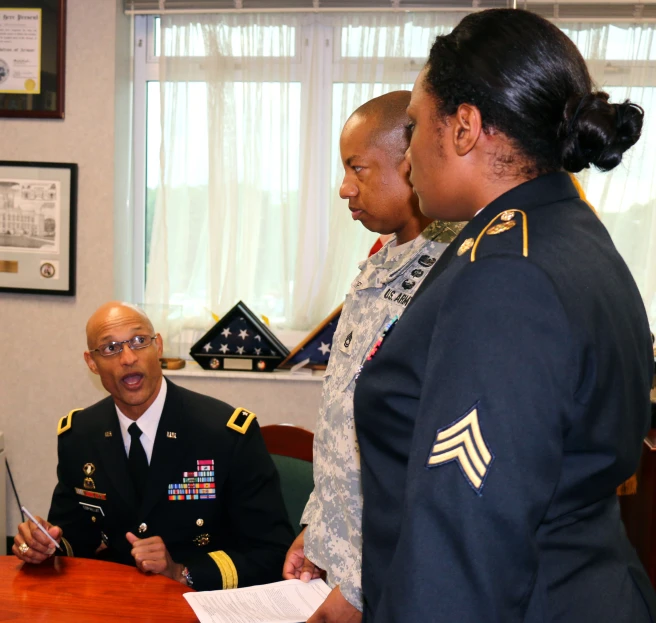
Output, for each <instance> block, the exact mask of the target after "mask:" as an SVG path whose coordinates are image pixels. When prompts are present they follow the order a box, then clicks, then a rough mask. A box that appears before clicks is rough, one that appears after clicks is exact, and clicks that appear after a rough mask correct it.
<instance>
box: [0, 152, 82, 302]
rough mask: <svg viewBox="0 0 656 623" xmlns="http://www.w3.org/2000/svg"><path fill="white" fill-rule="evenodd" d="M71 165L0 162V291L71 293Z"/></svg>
mask: <svg viewBox="0 0 656 623" xmlns="http://www.w3.org/2000/svg"><path fill="white" fill-rule="evenodd" d="M76 203H77V164H63V163H57V162H7V161H0V292H3V291H4V292H20V293H25V294H59V295H64V296H74V295H75V230H76Z"/></svg>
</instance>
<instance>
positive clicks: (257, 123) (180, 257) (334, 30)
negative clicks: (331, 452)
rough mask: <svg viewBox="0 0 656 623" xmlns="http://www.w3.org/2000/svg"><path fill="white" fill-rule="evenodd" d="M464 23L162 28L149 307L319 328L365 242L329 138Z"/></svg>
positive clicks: (288, 21) (255, 17)
mask: <svg viewBox="0 0 656 623" xmlns="http://www.w3.org/2000/svg"><path fill="white" fill-rule="evenodd" d="M460 17H461V16H459V15H453V16H446V15H444V14H425V13H424V14H418V15H412V14H408V13H397V14H389V13H383V14H378V15H377V14H371V13H369V14H362V15H360V14H346V15H343V16H337V15H336V16H332V15H299V14H277V15H275V14H254V13H250V14H242V15H168V16H164V17H162V19H161V24H160V33H161V35H160V36H161V41H160V46H159V47H160V58H159V93H158V95H159V103H160V106H159V115H160V121H159V127H158V128H157V131H158V132H160V133H161V137H160V142H159V169H160V171H159V175H158V176H153V175H152V174H149V178H153V177H157V180H156V183H153V184H152V186H153V188H152V189H151V191H152V196H153V198H154V199H153V204H154V205H153V209H152V210H151V211H152V235H151V240H150V245H149V253H148V258H147V281H146V292H145V303H146V304H147V305H150V306H151V308H152V307H153V306H157V305H160V306H162V305H168V304H172V305H183V306H184V307H185V315H187V316H191V317H193V316H195V315H197V314H199V313H200V312H201V311H202V310H207V309H209V310H212V311H213V312H215V313H218V314H222V313H224V312H225V311H226V310H227V309H229V308H230V307H231V306H232V305H234V304H235V303H236V302H237V301H238V300H239V299H242V300H243V301H245V302H246V304H247V305H249V306H250V307H251V308H252V309H253V310H254V311H255V312H256V313H259V314H263V315H266V316H267V317H269V318H270V319H271V321H272V323H273V324H274V325H276V326H278V327H282V328H293V329H302V330H307V329H309V328H311V327H313V326H314V325H316V324H317V323H318V322H319V321H320V320H321V319H322V318H323V317H325V316H326V315H327V314H328V313H329V312H330V311H331V310H332V309H333V308H334V307H336V306H337V305H338V304H339V303H340V302H341V301H342V300H343V298H344V295H345V293H346V291H347V289H348V286H349V284H350V282H351V280H352V278H353V276H354V275H355V273H356V271H357V264H358V262H359V261H360V260H362V259H364V257H366V254H367V251H368V249H369V247H370V246H371V245H372V244H373V242H374V241H375V238H376V235H375V234H372V233H370V232H368V231H366V230H365V229H364V228H363V227H362V225H360V224H359V223H355V222H353V221H352V220H351V218H350V213H349V211H348V209H347V207H346V203H345V202H344V201H343V200H341V199H340V198H339V194H338V192H339V186H340V184H341V179H342V175H343V170H342V166H341V161H340V158H339V146H338V139H339V133H340V131H341V127H342V125H343V124H344V122H345V121H346V119H347V118H348V116H349V115H350V114H351V112H353V110H355V108H357V107H358V106H359V105H360V104H362V103H364V102H365V101H367V100H369V99H371V98H372V97H374V96H375V95H380V94H382V93H384V92H387V91H391V90H395V89H399V88H411V86H412V82H413V81H414V78H415V77H416V74H417V73H418V71H419V69H420V67H421V62H422V60H423V59H424V58H425V57H426V55H427V53H428V50H429V48H430V44H431V41H432V40H433V39H434V38H435V36H436V35H437V34H438V33H442V32H446V31H448V30H449V29H450V28H452V27H453V25H454V24H455V23H457V21H458V20H459V19H460ZM333 47H334V48H337V49H333ZM413 56H414V58H415V59H419V60H412V57H413ZM149 93H150V94H151V96H152V95H153V92H152V91H149ZM148 144H149V146H152V145H153V144H156V143H154V142H153V141H152V140H150V139H149V141H148ZM149 161H150V159H149ZM206 321H207V315H206V314H205V315H204V316H203V322H206ZM199 328H202V327H199Z"/></svg>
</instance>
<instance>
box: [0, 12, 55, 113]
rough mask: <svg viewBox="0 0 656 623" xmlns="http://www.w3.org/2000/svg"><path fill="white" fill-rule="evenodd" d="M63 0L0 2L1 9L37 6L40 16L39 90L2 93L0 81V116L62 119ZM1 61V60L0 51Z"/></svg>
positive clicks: (0, 57)
mask: <svg viewBox="0 0 656 623" xmlns="http://www.w3.org/2000/svg"><path fill="white" fill-rule="evenodd" d="M66 1H67V0H4V1H3V2H0V11H13V10H20V9H40V10H41V16H42V18H41V20H42V21H41V26H42V28H41V64H40V89H39V93H38V94H37V93H35V94H26V93H8V92H4V93H3V92H2V91H1V89H2V84H1V83H0V117H14V118H16V117H19V118H32V119H34V118H37V119H63V118H64V100H65V82H66V80H65V77H66V76H65V73H66ZM0 61H2V56H1V54H0ZM5 65H6V64H5Z"/></svg>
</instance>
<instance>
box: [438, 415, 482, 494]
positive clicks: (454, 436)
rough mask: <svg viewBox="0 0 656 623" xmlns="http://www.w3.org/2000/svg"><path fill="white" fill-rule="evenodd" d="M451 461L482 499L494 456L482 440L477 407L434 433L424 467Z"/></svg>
mask: <svg viewBox="0 0 656 623" xmlns="http://www.w3.org/2000/svg"><path fill="white" fill-rule="evenodd" d="M452 461H455V462H456V463H457V464H458V467H459V468H460V471H461V472H462V475H463V476H464V477H465V480H467V482H468V483H469V486H470V487H471V488H472V489H473V490H474V491H475V492H476V494H477V495H481V492H482V490H483V485H484V484H485V478H486V477H487V474H488V473H489V469H490V466H491V465H492V461H494V455H493V454H492V453H491V452H490V449H489V448H488V446H487V444H486V443H485V440H484V439H483V434H482V433H481V427H480V424H479V421H478V409H477V405H474V406H473V407H472V408H471V409H470V410H469V411H468V412H467V413H466V414H465V415H464V416H462V417H461V418H460V419H458V420H456V421H455V422H453V423H452V424H449V426H447V427H445V428H441V429H440V430H438V431H437V434H436V437H435V442H434V444H433V447H432V448H431V451H430V454H429V455H428V461H427V462H426V467H438V466H440V465H444V464H445V463H451V462H452Z"/></svg>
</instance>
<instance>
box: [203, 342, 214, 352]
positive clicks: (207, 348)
mask: <svg viewBox="0 0 656 623" xmlns="http://www.w3.org/2000/svg"><path fill="white" fill-rule="evenodd" d="M203 350H204V351H205V352H206V353H209V352H210V351H211V350H212V345H211V344H210V343H209V342H208V343H207V344H205V346H203Z"/></svg>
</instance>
